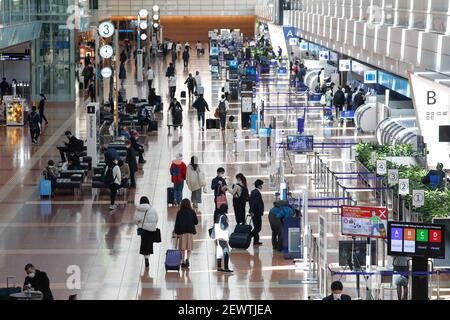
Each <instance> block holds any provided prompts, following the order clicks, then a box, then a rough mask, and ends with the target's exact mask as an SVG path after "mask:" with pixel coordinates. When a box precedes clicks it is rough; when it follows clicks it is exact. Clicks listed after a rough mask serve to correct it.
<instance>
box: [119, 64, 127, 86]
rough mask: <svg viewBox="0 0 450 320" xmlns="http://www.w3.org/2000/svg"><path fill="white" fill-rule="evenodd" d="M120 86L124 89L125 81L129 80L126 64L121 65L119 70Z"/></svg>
mask: <svg viewBox="0 0 450 320" xmlns="http://www.w3.org/2000/svg"><path fill="white" fill-rule="evenodd" d="M119 79H120V86H121V87H123V85H124V83H125V80H126V79H127V70H125V64H124V63H121V64H120V68H119Z"/></svg>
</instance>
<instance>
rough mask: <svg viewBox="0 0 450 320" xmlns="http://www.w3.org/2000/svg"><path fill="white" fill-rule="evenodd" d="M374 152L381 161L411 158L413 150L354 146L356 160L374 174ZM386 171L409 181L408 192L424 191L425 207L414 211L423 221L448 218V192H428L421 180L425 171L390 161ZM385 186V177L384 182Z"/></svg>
mask: <svg viewBox="0 0 450 320" xmlns="http://www.w3.org/2000/svg"><path fill="white" fill-rule="evenodd" d="M374 151H375V152H376V155H377V159H378V160H383V159H386V157H411V156H414V150H413V148H412V146H411V145H409V144H403V145H402V144H397V145H382V146H379V145H376V144H374V143H360V144H358V145H357V146H356V154H357V157H358V160H359V161H360V162H361V163H362V164H363V165H364V166H365V167H366V168H367V170H369V171H372V172H374V171H375V170H376V164H374V163H371V157H372V152H374ZM387 167H388V169H398V174H399V178H400V179H409V188H410V190H425V205H424V206H423V207H422V208H418V209H414V210H415V211H416V212H419V213H422V214H423V215H424V220H425V221H427V222H431V221H432V219H433V218H434V217H448V216H450V190H445V191H440V190H430V188H429V187H428V186H426V185H424V184H423V183H422V178H423V177H424V176H426V174H427V170H425V169H424V168H422V167H420V166H411V165H410V166H405V165H400V166H399V165H396V164H394V163H392V162H390V161H388V163H387ZM385 184H386V185H387V177H386V180H385ZM411 198H412V195H411V194H410V195H407V196H406V197H405V200H406V202H407V203H410V201H411Z"/></svg>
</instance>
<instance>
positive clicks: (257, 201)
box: [249, 179, 264, 246]
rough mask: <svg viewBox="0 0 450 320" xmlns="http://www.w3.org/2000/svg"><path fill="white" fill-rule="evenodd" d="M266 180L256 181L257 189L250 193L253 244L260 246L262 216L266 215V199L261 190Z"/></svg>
mask: <svg viewBox="0 0 450 320" xmlns="http://www.w3.org/2000/svg"><path fill="white" fill-rule="evenodd" d="M263 184H264V182H263V181H262V180H260V179H258V180H256V181H255V189H254V190H253V191H252V192H251V194H250V211H249V212H250V215H251V216H252V221H253V231H252V236H253V245H254V246H260V245H262V242H260V241H259V233H260V232H261V229H262V216H263V215H264V201H263V199H262V195H261V190H262V187H263Z"/></svg>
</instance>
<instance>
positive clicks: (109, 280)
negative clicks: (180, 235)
mask: <svg viewBox="0 0 450 320" xmlns="http://www.w3.org/2000/svg"><path fill="white" fill-rule="evenodd" d="M153 64H154V67H155V70H156V72H157V74H158V79H157V82H156V89H157V92H160V93H163V95H164V94H165V93H166V92H167V81H166V78H165V77H164V73H165V68H166V63H165V62H164V61H162V60H156V61H154V62H153ZM133 69H134V62H130V63H128V70H129V74H128V80H127V83H126V85H125V86H126V90H127V97H128V98H130V97H132V96H136V95H138V94H139V95H141V94H144V95H146V88H145V87H144V88H139V87H137V86H136V85H135V83H134V81H133V80H131V79H132V78H133V76H132V75H133V74H134V72H133ZM189 69H190V71H191V72H195V70H199V71H200V73H201V76H202V80H203V84H204V87H205V88H206V93H205V97H206V99H207V101H209V102H211V103H210V106H211V110H214V108H215V106H216V105H217V96H218V94H219V91H220V88H221V81H220V80H216V81H211V76H210V73H209V66H208V59H207V57H202V58H197V57H193V59H192V61H191V63H190V67H189ZM177 75H178V88H177V89H178V96H179V91H180V89H181V87H183V83H184V80H185V77H186V72H183V69H182V64H181V63H180V62H178V63H177ZM276 82H278V83H276ZM275 86H277V88H278V89H279V90H282V91H286V89H287V81H286V80H285V79H279V80H274V79H272V80H270V81H264V82H262V84H261V85H260V87H259V94H260V95H261V97H264V99H265V100H266V105H267V104H271V105H283V104H287V103H288V102H287V99H288V96H286V95H279V96H276V95H274V92H275V90H276V87H275ZM183 89H184V88H183ZM164 96H165V95H164ZM291 98H295V97H294V96H292V97H291ZM164 99H167V97H164ZM275 101H276V102H275ZM83 104H84V103H83V99H80V101H77V102H76V103H75V104H54V105H52V106H49V107H48V108H47V114H48V115H47V117H48V118H49V121H50V124H49V126H47V127H46V129H45V131H44V133H43V136H42V139H41V144H40V146H39V147H36V146H32V145H31V144H30V139H29V135H28V131H27V129H26V128H6V127H0V137H2V138H1V139H0V146H1V150H2V152H1V155H0V283H1V284H2V286H4V283H3V282H4V280H3V279H5V278H6V276H10V275H12V276H16V280H17V282H22V280H23V277H24V272H23V266H24V265H25V264H26V263H29V262H31V263H33V264H35V265H36V266H37V267H38V268H39V269H41V270H44V271H46V272H47V273H48V275H49V277H50V279H51V286H52V290H53V292H54V296H55V298H56V299H67V297H68V296H69V294H73V293H77V294H78V297H79V298H80V299H242V300H247V299H248V300H254V299H306V298H307V297H308V296H315V295H316V294H317V290H316V286H315V285H314V284H300V282H299V281H300V280H306V279H308V278H309V277H311V274H306V273H304V272H299V271H296V270H295V266H294V264H293V262H292V261H290V260H284V259H283V256H282V255H281V254H279V253H274V252H273V251H272V249H271V241H270V235H271V232H270V227H269V224H268V220H267V215H266V216H265V217H264V218H263V231H262V233H261V234H262V241H263V242H264V245H263V246H261V247H260V248H259V249H254V248H253V247H250V249H249V250H248V251H233V252H232V254H231V266H232V268H233V269H234V270H235V273H234V274H232V275H223V274H219V273H217V272H216V271H215V260H214V244H213V242H212V241H211V240H209V239H208V236H207V229H208V228H209V227H210V226H211V225H212V213H213V200H212V194H211V193H208V194H204V203H203V204H202V205H201V207H200V209H201V214H199V226H198V228H197V231H198V232H197V235H196V237H195V250H194V253H193V256H192V258H191V269H190V270H189V271H183V272H180V273H174V272H169V273H166V272H165V270H164V257H165V251H166V250H167V249H168V248H170V247H172V246H173V244H172V239H171V231H172V229H173V225H174V220H175V216H176V211H175V210H174V209H172V208H167V207H166V197H165V193H166V188H167V187H168V186H169V180H170V179H169V178H170V177H169V171H168V166H169V164H170V161H171V160H172V159H173V158H174V156H175V154H177V153H178V152H182V153H183V154H184V158H185V160H187V159H189V158H190V157H191V156H192V155H197V156H198V157H199V159H200V165H201V166H202V167H203V169H204V170H205V171H206V173H207V174H206V175H207V177H208V179H212V178H213V176H214V175H215V171H216V168H217V167H218V166H223V167H224V168H225V169H226V171H227V175H228V177H230V178H229V179H231V178H232V177H233V176H234V175H235V174H236V173H238V172H243V173H244V174H245V175H247V176H248V180H249V183H250V184H252V183H253V181H254V180H255V179H257V178H261V179H263V180H264V181H265V182H266V185H265V191H266V192H265V194H264V199H265V201H266V207H267V208H268V209H270V205H271V202H272V200H273V199H274V196H273V194H274V192H275V190H274V189H269V183H268V176H269V168H270V166H267V161H266V159H265V157H261V156H260V155H259V152H258V148H259V147H258V140H257V139H256V138H255V137H254V136H253V135H252V134H251V133H250V132H249V131H242V130H239V131H238V136H239V140H240V141H243V142H244V143H245V152H243V153H240V154H237V155H234V154H233V153H232V152H230V146H226V144H225V143H224V140H223V137H222V134H221V133H219V132H218V131H208V132H205V133H202V132H201V131H199V129H198V124H197V121H196V114H195V112H193V111H192V110H190V109H189V108H185V111H184V118H185V120H184V127H183V130H182V131H181V132H175V133H172V134H168V130H167V126H166V121H167V119H166V118H167V115H166V113H164V119H161V121H160V128H159V132H158V135H157V136H155V135H152V136H148V137H147V138H146V148H147V151H146V154H145V158H146V159H147V163H146V164H145V166H144V167H143V168H142V170H141V171H140V172H139V175H138V180H137V182H138V188H137V190H136V193H135V194H134V193H133V194H131V195H130V197H129V201H131V202H134V200H135V199H136V200H137V199H139V197H140V196H142V195H146V196H148V197H149V198H150V199H151V202H152V204H153V205H154V207H155V208H156V209H157V211H158V213H159V219H160V220H159V227H160V228H161V230H162V236H163V242H162V244H160V245H155V254H154V255H153V256H152V257H151V259H150V260H151V261H150V264H151V265H150V269H149V270H148V271H146V270H145V268H144V261H143V257H142V256H140V255H139V253H138V251H139V241H140V239H139V237H138V236H137V235H136V231H135V229H136V228H135V226H134V225H133V221H132V217H133V213H134V206H133V205H132V204H127V205H126V204H125V203H122V205H121V207H120V208H119V210H117V211H116V212H115V213H114V214H110V213H109V210H108V194H103V195H101V197H100V199H98V200H97V201H92V197H91V192H90V187H89V186H88V185H86V187H85V188H84V191H83V194H82V197H81V199H75V198H74V197H73V196H72V195H58V196H57V197H56V198H55V199H54V200H53V201H51V202H49V201H40V200H39V196H38V188H37V183H38V179H39V177H40V172H41V170H42V168H43V167H44V166H45V164H46V162H47V161H48V160H49V159H55V160H58V159H59V154H58V151H57V150H56V145H58V144H59V143H60V142H61V141H62V140H63V133H64V131H65V130H67V129H72V130H73V131H74V132H76V135H77V136H79V137H85V135H86V131H85V115H84V112H83ZM167 106H168V102H167V101H165V108H166V110H167ZM238 110H239V109H238V105H232V111H231V113H232V114H235V115H238V113H239V111H238ZM283 114H285V111H276V112H274V111H267V112H266V120H267V119H268V117H269V116H270V115H276V116H277V119H278V120H279V121H280V123H279V125H281V124H282V123H281V122H282V120H283V119H282V115H283ZM290 118H291V119H292V120H293V121H294V120H295V117H294V114H292V115H290ZM238 119H239V118H238ZM289 128H291V129H292V128H294V122H292V123H291V124H288V127H286V129H287V130H289ZM306 131H307V133H311V134H314V135H315V138H316V141H334V142H336V141H350V142H355V141H358V140H359V139H360V137H359V136H358V133H357V132H355V130H354V129H353V128H346V127H338V126H337V124H329V125H325V126H323V125H322V123H321V118H320V116H319V113H318V112H314V111H311V113H309V114H308V121H307V128H306ZM363 138H364V139H367V140H370V139H373V137H371V136H365V137H363ZM327 152H328V153H329V154H330V156H329V158H330V160H329V161H330V163H331V166H332V167H333V169H335V170H350V169H352V168H354V163H352V162H351V161H350V160H349V159H351V157H352V156H353V155H352V154H351V151H350V150H349V149H331V150H330V149H328V150H327ZM344 160H348V161H344ZM302 172H303V173H302ZM311 178H312V177H311V175H310V174H307V168H306V166H304V165H298V166H297V167H296V168H295V174H288V175H287V179H288V181H289V182H290V183H291V185H292V186H293V189H302V188H303V189H308V190H309V191H310V196H317V195H318V193H317V191H315V189H314V186H313V184H312V181H311ZM184 196H185V197H188V196H190V194H189V191H188V190H186V189H185V193H184ZM355 197H356V198H357V199H358V200H359V202H360V203H366V204H369V203H371V197H370V195H369V194H367V193H363V194H362V195H355ZM334 212H335V211H334ZM319 214H325V215H327V216H328V219H329V247H330V251H329V261H330V262H336V259H337V255H336V254H337V250H336V248H337V240H338V239H339V236H338V232H339V230H338V220H337V218H336V217H335V216H333V214H332V213H331V212H326V211H322V210H318V209H312V210H311V221H312V223H311V224H312V227H313V230H314V232H317V218H318V215H319ZM230 217H231V219H230V220H231V221H232V228H234V217H233V214H232V213H231V214H230ZM69 266H78V267H79V268H80V270H81V289H80V290H69V288H68V287H67V285H66V281H67V279H68V276H69V274H68V273H67V271H68V270H67V269H68V268H69ZM347 285H348V286H349V287H353V286H354V283H353V282H352V281H351V280H349V281H348V282H347ZM348 290H349V293H350V294H352V295H354V292H353V289H351V288H350V289H348Z"/></svg>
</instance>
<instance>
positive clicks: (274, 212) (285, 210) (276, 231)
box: [269, 201, 294, 251]
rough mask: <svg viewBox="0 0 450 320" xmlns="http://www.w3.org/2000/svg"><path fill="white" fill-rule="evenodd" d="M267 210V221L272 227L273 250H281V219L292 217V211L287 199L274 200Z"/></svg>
mask: <svg viewBox="0 0 450 320" xmlns="http://www.w3.org/2000/svg"><path fill="white" fill-rule="evenodd" d="M273 205H274V207H273V208H272V209H271V210H270V212H269V223H270V228H271V229H272V247H273V250H278V251H283V220H284V219H285V218H289V217H292V216H293V214H294V211H293V210H292V208H291V207H290V206H289V204H288V202H287V201H276V202H274V204H273Z"/></svg>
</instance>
